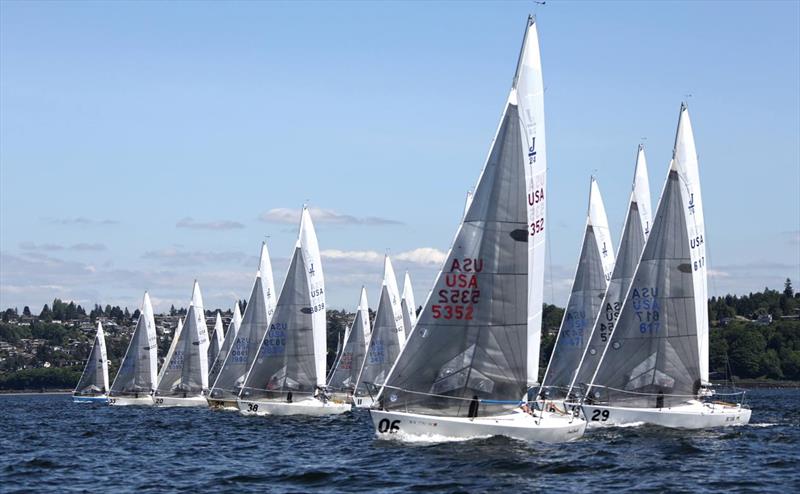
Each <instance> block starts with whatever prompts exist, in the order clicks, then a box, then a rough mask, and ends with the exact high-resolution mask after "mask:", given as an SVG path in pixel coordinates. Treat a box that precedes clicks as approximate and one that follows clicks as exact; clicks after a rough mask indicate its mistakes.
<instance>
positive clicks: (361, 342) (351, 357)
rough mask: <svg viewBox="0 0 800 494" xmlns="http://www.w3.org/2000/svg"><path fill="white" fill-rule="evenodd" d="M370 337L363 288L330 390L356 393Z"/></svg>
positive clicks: (331, 378)
mask: <svg viewBox="0 0 800 494" xmlns="http://www.w3.org/2000/svg"><path fill="white" fill-rule="evenodd" d="M369 335H370V323H369V305H368V303H367V290H366V289H365V288H364V287H362V288H361V297H360V299H359V302H358V309H357V310H356V317H355V319H354V320H353V324H352V326H350V329H349V330H348V331H347V333H346V335H345V340H344V345H343V347H342V352H341V355H340V356H339V359H338V361H337V362H336V366H335V367H334V369H333V371H332V372H331V377H330V379H329V380H328V387H329V388H330V389H332V390H334V391H345V392H349V393H352V392H354V390H355V387H356V382H357V380H358V372H359V371H360V370H361V365H362V363H363V362H364V356H365V355H366V352H367V341H368V339H369Z"/></svg>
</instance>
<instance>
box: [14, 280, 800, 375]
mask: <svg viewBox="0 0 800 494" xmlns="http://www.w3.org/2000/svg"><path fill="white" fill-rule="evenodd" d="M370 313H371V314H372V315H373V317H374V313H372V311H370ZM184 314H185V310H184V309H175V308H174V307H172V308H171V309H170V311H169V312H168V313H166V314H159V315H156V326H157V331H158V346H159V356H160V357H161V358H163V356H164V355H165V354H166V351H167V348H168V347H169V343H170V341H171V338H172V331H173V330H174V328H175V325H176V324H177V320H178V318H179V317H180V316H181V315H184ZM215 314H216V310H208V311H206V316H207V318H208V323H209V328H211V327H213V318H214V317H215ZM563 314H564V309H562V308H560V307H556V306H554V305H545V306H544V315H543V322H542V326H543V331H542V352H541V361H540V367H541V368H542V371H543V370H544V367H545V366H546V365H547V362H548V360H549V359H550V353H551V352H552V349H553V344H554V342H555V337H556V334H557V332H558V327H559V325H560V324H561V318H562V317H563ZM138 315H139V311H138V310H135V311H134V312H133V313H132V314H131V313H130V312H129V311H128V309H127V308H124V309H123V308H120V307H111V306H106V307H101V306H99V305H97V306H95V307H94V308H93V309H91V310H90V311H89V313H88V314H87V313H86V311H85V310H84V309H83V308H82V307H81V306H80V305H76V304H74V303H73V302H69V303H66V302H63V301H61V300H59V299H56V300H54V301H53V303H52V304H51V305H45V306H44V307H43V308H42V310H41V311H40V312H39V314H38V315H35V314H34V313H32V312H31V310H30V308H28V307H25V308H24V309H23V310H22V312H20V311H18V310H17V309H14V308H11V309H7V310H6V311H4V312H3V313H2V322H0V390H4V389H5V390H11V389H42V388H71V387H73V386H74V385H75V383H76V382H77V380H78V378H79V377H80V373H81V370H82V368H83V362H84V361H85V359H86V357H87V355H88V353H89V349H90V346H91V342H92V339H93V337H94V332H95V322H96V321H98V320H99V321H102V322H103V326H104V328H105V329H106V340H107V347H108V355H109V360H110V363H111V368H110V375H111V376H114V375H115V373H116V368H117V367H118V366H119V363H120V360H121V359H122V356H123V355H124V353H125V349H126V348H127V345H128V341H129V340H130V336H131V334H132V332H133V328H134V325H135V322H136V318H137V317H138ZM222 316H223V319H224V321H225V327H226V328H227V324H228V320H229V318H230V317H231V313H230V311H222ZM353 316H354V314H352V313H349V312H346V311H337V310H329V311H328V352H329V355H328V357H329V358H328V361H329V364H330V362H332V360H333V357H334V354H335V351H336V345H337V341H338V339H339V337H340V336H343V335H344V331H345V328H346V327H347V326H348V325H349V324H351V322H352V320H353ZM709 317H710V324H711V336H710V340H711V341H710V360H711V362H710V370H711V372H712V376H711V377H712V379H724V378H728V377H731V376H732V377H734V378H735V379H770V380H791V381H800V293H795V292H794V290H793V288H792V284H791V281H790V280H788V279H787V280H786V283H785V285H784V287H783V290H782V291H777V290H770V289H769V288H765V289H764V291H762V292H758V293H750V294H747V295H742V296H736V295H727V296H725V297H712V298H711V300H709ZM112 379H113V377H112Z"/></svg>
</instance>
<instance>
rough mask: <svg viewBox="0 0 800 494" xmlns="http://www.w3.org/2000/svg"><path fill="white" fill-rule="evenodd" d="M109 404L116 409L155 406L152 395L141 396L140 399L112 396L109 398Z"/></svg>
mask: <svg viewBox="0 0 800 494" xmlns="http://www.w3.org/2000/svg"><path fill="white" fill-rule="evenodd" d="M108 404H109V405H111V406H115V407H124V406H145V407H151V406H153V398H152V397H151V396H150V395H144V396H140V397H138V398H136V397H133V396H111V397H109V398H108Z"/></svg>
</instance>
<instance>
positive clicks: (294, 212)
mask: <svg viewBox="0 0 800 494" xmlns="http://www.w3.org/2000/svg"><path fill="white" fill-rule="evenodd" d="M308 210H309V212H310V213H311V219H312V220H314V222H315V223H321V224H323V223H325V224H335V225H402V224H403V223H402V222H400V221H396V220H390V219H386V218H378V217H375V216H365V217H357V216H352V215H349V214H342V213H339V212H336V211H334V210H332V209H322V208H314V207H312V208H308ZM258 219H259V220H261V221H264V222H266V223H282V224H299V223H300V210H299V209H292V208H274V209H270V210H269V211H264V212H263V213H261V214H260V215H259V216H258Z"/></svg>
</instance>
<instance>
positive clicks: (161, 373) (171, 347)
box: [156, 317, 183, 386]
mask: <svg viewBox="0 0 800 494" xmlns="http://www.w3.org/2000/svg"><path fill="white" fill-rule="evenodd" d="M182 332H183V318H182V317H179V318H178V324H177V325H176V326H175V331H173V332H172V341H171V342H170V344H169V348H168V349H167V355H166V357H164V361H163V362H161V368H160V369H159V371H158V379H157V380H156V386H158V383H159V382H161V378H162V377H164V373H165V372H166V371H167V362H169V361H170V360H172V355H173V354H174V353H175V347H176V346H178V341H179V340H180V335H181V333H182Z"/></svg>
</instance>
